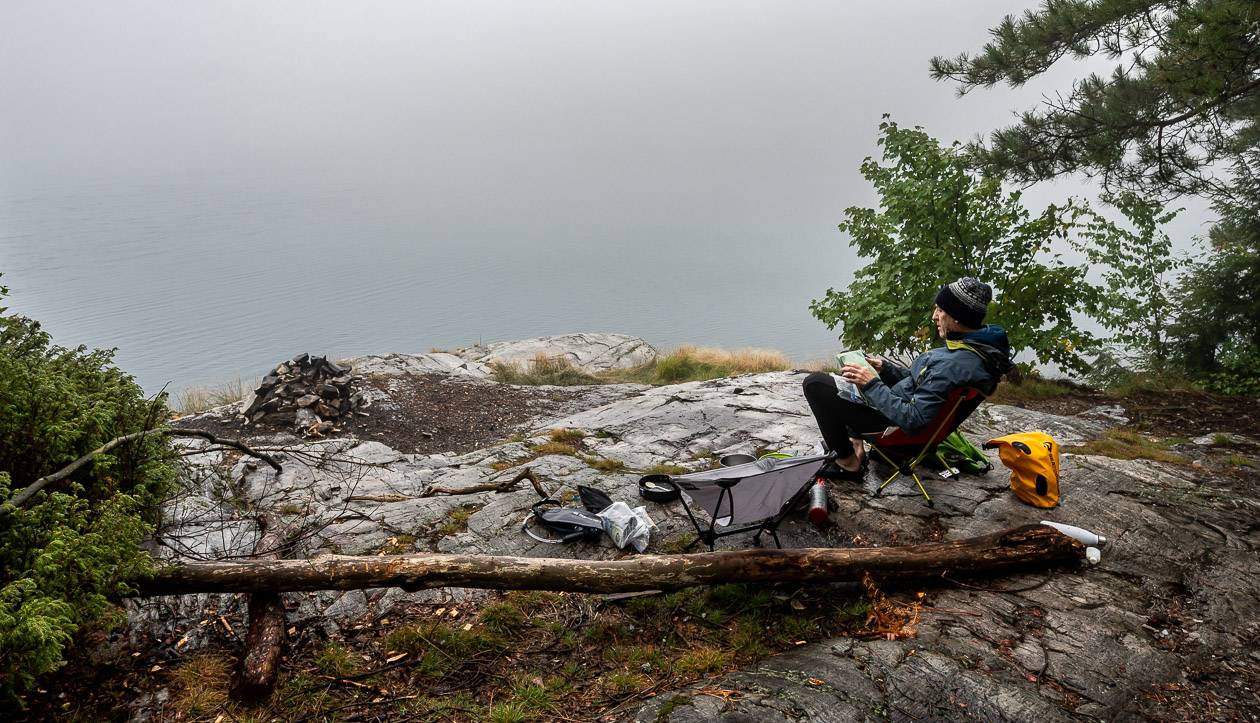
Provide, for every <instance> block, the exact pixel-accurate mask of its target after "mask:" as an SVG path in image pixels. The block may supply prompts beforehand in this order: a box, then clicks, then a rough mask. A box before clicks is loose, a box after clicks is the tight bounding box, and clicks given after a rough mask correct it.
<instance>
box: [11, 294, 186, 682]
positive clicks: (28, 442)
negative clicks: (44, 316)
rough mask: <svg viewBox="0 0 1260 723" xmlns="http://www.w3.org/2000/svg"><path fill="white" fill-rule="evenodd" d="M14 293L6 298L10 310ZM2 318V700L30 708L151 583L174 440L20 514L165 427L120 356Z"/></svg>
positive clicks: (141, 448) (129, 455)
mask: <svg viewBox="0 0 1260 723" xmlns="http://www.w3.org/2000/svg"><path fill="white" fill-rule="evenodd" d="M6 292H7V290H6V289H4V288H3V287H0V298H3V296H4V295H5V293H6ZM5 312H6V310H5V309H3V308H0V410H3V412H2V413H0V650H3V651H4V653H3V655H0V699H6V698H7V699H10V700H11V701H17V702H20V696H21V694H22V692H23V691H25V690H26V689H28V688H29V687H30V686H31V685H32V684H33V683H34V681H35V678H36V676H38V675H40V674H42V673H46V672H49V671H51V670H54V669H56V668H57V667H58V666H60V665H61V664H62V662H63V661H64V659H65V657H66V649H67V647H68V646H70V645H71V644H72V641H73V638H74V635H75V633H76V632H77V631H79V630H81V629H83V628H85V627H105V626H108V625H110V624H111V623H113V622H116V621H117V620H118V619H120V617H121V616H120V615H118V614H117V610H116V608H115V607H114V606H113V605H112V604H111V602H110V600H111V599H112V598H114V597H117V596H118V595H120V594H123V593H125V592H127V591H128V587H127V581H129V580H135V579H136V578H138V577H140V576H142V575H144V574H145V573H146V572H147V571H148V570H149V568H150V564H151V563H150V559H149V557H148V555H147V554H146V553H144V552H143V551H142V550H141V549H140V546H139V545H140V541H141V539H142V538H143V537H144V535H145V534H147V533H148V532H149V531H150V530H151V529H152V528H151V523H152V522H153V515H155V514H156V512H155V511H156V503H157V501H158V500H160V499H161V497H162V496H164V495H165V494H166V493H167V492H168V491H169V490H170V489H171V488H172V486H173V482H174V476H175V472H174V466H173V464H172V462H171V460H172V457H171V453H170V451H169V448H168V446H167V444H166V442H165V439H164V438H161V437H150V438H144V439H138V440H135V441H134V442H132V443H129V444H122V445H119V446H117V447H115V448H113V449H112V450H110V451H109V452H108V453H106V454H101V455H98V456H97V457H95V458H94V459H93V460H92V461H91V462H89V463H88V464H85V465H83V466H82V467H80V468H79V469H78V470H77V471H76V472H74V473H73V474H72V475H70V476H69V477H67V478H66V479H63V480H61V481H59V482H54V483H52V484H50V485H48V486H47V487H45V488H44V489H42V490H41V491H39V492H37V493H36V494H35V495H34V496H32V497H30V499H28V500H27V501H26V502H25V503H24V504H22V505H21V506H15V505H14V504H12V502H11V500H12V499H13V498H14V496H15V494H16V493H18V492H20V491H21V490H23V489H24V488H26V487H27V486H28V485H30V484H31V483H32V482H34V481H36V480H37V479H39V478H41V477H44V476H46V475H49V474H52V473H54V472H56V471H58V470H60V469H62V468H63V467H65V466H66V465H68V464H69V463H71V462H73V461H75V460H76V459H78V458H80V457H82V456H84V455H86V454H87V453H89V452H91V451H92V450H95V449H97V448H98V447H100V446H102V445H103V444H105V443H106V442H108V441H110V440H112V439H114V438H116V437H121V436H124V435H127V434H130V433H132V432H137V431H141V430H143V429H145V428H147V427H152V426H153V425H154V424H155V423H156V422H157V420H160V419H164V418H165V417H166V409H165V407H164V406H163V404H162V402H163V401H164V400H161V399H159V400H157V401H155V402H154V403H147V402H146V401H145V399H144V395H143V393H142V392H141V389H140V387H139V386H138V385H137V384H136V383H135V381H134V380H133V379H132V378H131V376H129V375H127V374H125V373H123V372H122V371H120V370H119V369H118V368H117V367H115V366H114V364H113V351H112V350H97V351H88V350H87V349H86V348H84V347H82V346H80V347H78V348H76V349H65V348H62V347H59V346H55V345H53V344H52V340H51V338H50V337H49V335H48V334H47V333H46V332H44V331H43V330H42V329H41V328H40V325H39V323H38V322H35V321H32V320H30V319H26V318H23V317H20V316H16V315H9V314H6V313H5Z"/></svg>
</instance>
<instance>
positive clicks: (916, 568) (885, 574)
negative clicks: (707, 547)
mask: <svg viewBox="0 0 1260 723" xmlns="http://www.w3.org/2000/svg"><path fill="white" fill-rule="evenodd" d="M1084 555H1085V547H1084V545H1082V544H1081V543H1079V542H1077V541H1076V540H1073V539H1072V538H1070V537H1068V536H1066V535H1064V534H1062V533H1060V532H1059V531H1058V530H1055V529H1054V528H1051V527H1046V526H1045V525H1026V526H1024V527H1017V528H1014V529H1010V530H1005V531H1002V532H996V533H993V534H990V535H983V536H980V537H972V538H968V539H964V540H952V541H949V542H934V543H928V544H923V545H909V546H905V547H876V548H850V549H835V548H802V549H788V550H761V549H752V550H739V551H734V552H705V553H697V554H693V555H637V556H634V557H628V558H625V559H621V560H568V559H555V558H530V557H494V556H488V555H439V554H418V555H378V556H373V557H350V556H341V555H327V556H323V557H316V558H311V559H307V560H241V561H234V562H195V563H187V564H183V565H175V566H172V567H168V568H165V569H163V570H160V571H158V572H157V573H156V574H155V575H154V576H153V577H151V578H149V579H147V580H143V581H140V582H138V583H137V592H136V596H137V597H148V596H153V595H181V594H186V593H198V592H278V591H310V590H358V589H365V588H375V587H400V588H403V589H404V590H421V589H425V588H435V587H471V588H487V589H495V590H559V591H568V592H591V593H609V592H632V591H636V590H677V589H680V588H685V587H693V586H696V585H711V584H717V583H726V582H763V583H766V582H829V581H835V580H860V579H861V578H862V576H863V575H864V574H867V573H869V574H870V575H872V576H874V577H875V578H881V579H888V578H905V577H919V578H925V577H938V576H940V575H942V574H972V573H994V572H1001V571H1006V570H1011V569H1015V568H1024V567H1031V566H1046V565H1051V564H1056V563H1062V562H1071V561H1079V560H1081V559H1082V558H1083V557H1084Z"/></svg>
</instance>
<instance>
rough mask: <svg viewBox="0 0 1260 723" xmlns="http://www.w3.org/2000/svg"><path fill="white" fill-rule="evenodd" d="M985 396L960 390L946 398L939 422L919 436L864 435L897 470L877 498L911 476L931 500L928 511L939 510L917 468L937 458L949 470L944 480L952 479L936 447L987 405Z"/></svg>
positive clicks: (901, 432) (898, 430)
mask: <svg viewBox="0 0 1260 723" xmlns="http://www.w3.org/2000/svg"><path fill="white" fill-rule="evenodd" d="M984 396H985V395H984V394H983V393H982V392H981V391H980V390H979V389H976V388H975V387H957V388H955V389H954V390H953V391H952V392H950V393H949V396H948V397H946V398H945V403H944V404H942V405H941V411H940V412H938V413H937V414H936V418H935V419H933V420H932V421H931V423H929V424H928V425H927V427H925V428H924V429H923V430H921V431H919V432H918V433H917V434H907V433H906V432H905V431H904V430H902V429H901V428H900V427H891V428H889V429H887V430H884V431H883V432H871V433H869V434H863V435H862V438H863V439H864V440H866V441H867V442H868V443H869V444H870V447H871V450H872V451H874V452H875V454H877V455H879V457H880V458H881V459H883V460H884V461H885V462H887V463H888V464H889V465H891V466H892V467H893V468H894V469H895V470H896V471H895V472H894V473H893V475H892V476H891V477H889V478H888V479H886V480H884V482H883V484H881V485H880V486H879V487H878V488H877V489H876V490H875V494H876V495H877V496H878V495H879V494H880V493H881V492H883V491H884V488H885V487H887V486H888V485H889V484H891V483H892V482H893V480H896V479H897V478H899V477H902V476H908V477H910V478H911V479H913V480H914V483H915V485H917V486H918V488H919V492H921V493H922V494H923V499H925V500H927V503H928V507H935V506H936V503H935V502H933V501H932V497H931V495H929V494H928V493H927V490H926V489H924V488H923V482H922V481H921V480H920V479H919V475H918V473H917V472H916V471H915V468H917V467H918V466H919V465H920V464H921V463H922V462H923V461H924V460H926V459H928V458H929V457H931V456H933V455H935V456H936V458H937V460H938V461H940V462H941V464H942V465H943V466H944V467H945V472H944V473H942V476H943V477H946V478H948V477H949V476H951V475H952V474H953V473H952V472H951V470H950V466H949V465H948V464H946V463H945V460H944V459H941V457H940V455H939V453H938V452H937V451H936V447H937V445H939V444H940V443H941V440H943V439H945V438H946V437H948V436H949V435H950V434H951V433H952V432H953V431H954V430H955V429H957V428H958V425H960V424H962V423H963V420H965V419H967V417H968V416H970V415H971V413H972V412H974V411H975V410H976V407H978V406H980V402H982V401H984Z"/></svg>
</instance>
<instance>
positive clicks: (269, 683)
mask: <svg viewBox="0 0 1260 723" xmlns="http://www.w3.org/2000/svg"><path fill="white" fill-rule="evenodd" d="M258 527H259V529H260V530H261V531H262V535H261V536H260V537H259V538H258V542H257V543H255V545H254V551H255V554H257V555H258V556H257V557H255V558H253V559H254V560H255V561H257V562H258V563H263V562H265V561H269V560H278V559H279V558H280V557H281V551H282V550H283V549H284V548H285V547H286V546H287V544H288V539H287V532H286V530H285V529H283V528H282V526H281V525H280V524H279V523H278V521H277V520H276V519H275V518H274V517H272V516H271V515H259V516H258ZM247 609H248V618H249V631H248V632H247V633H246V634H245V655H244V656H243V657H242V658H241V660H240V663H239V664H238V666H237V669H236V673H235V674H234V675H233V676H232V686H231V688H230V690H229V691H228V692H229V694H230V695H231V696H232V699H233V700H239V701H246V702H252V701H257V700H262V699H263V698H265V697H267V696H268V695H270V694H271V689H272V688H274V687H275V685H276V673H277V672H278V671H279V669H280V656H281V654H282V653H283V652H284V643H285V637H286V635H285V629H286V628H287V627H288V626H287V624H286V623H285V618H284V598H283V596H282V595H281V594H280V592H279V591H272V590H259V591H254V592H253V593H252V594H251V595H250V596H249V603H248V608H247Z"/></svg>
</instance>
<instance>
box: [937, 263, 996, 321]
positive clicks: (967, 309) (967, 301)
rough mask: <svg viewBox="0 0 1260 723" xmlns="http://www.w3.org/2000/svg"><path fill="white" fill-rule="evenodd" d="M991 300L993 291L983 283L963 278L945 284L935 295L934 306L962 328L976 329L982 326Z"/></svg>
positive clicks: (975, 279)
mask: <svg viewBox="0 0 1260 723" xmlns="http://www.w3.org/2000/svg"><path fill="white" fill-rule="evenodd" d="M992 300H993V289H992V288H990V287H989V285H988V284H986V283H984V282H983V281H981V280H979V279H977V278H974V277H971V276H964V277H962V278H961V279H959V280H957V281H954V282H951V283H948V284H945V285H944V286H942V287H941V290H940V291H939V292H937V294H936V305H937V306H939V307H941V309H942V310H943V311H944V312H945V313H946V314H949V315H950V316H952V317H954V318H955V319H957V320H958V323H960V324H962V325H963V326H969V327H971V328H973V329H978V328H980V327H981V326H983V325H984V315H985V312H987V311H988V310H989V302H990V301H992Z"/></svg>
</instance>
